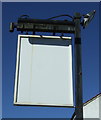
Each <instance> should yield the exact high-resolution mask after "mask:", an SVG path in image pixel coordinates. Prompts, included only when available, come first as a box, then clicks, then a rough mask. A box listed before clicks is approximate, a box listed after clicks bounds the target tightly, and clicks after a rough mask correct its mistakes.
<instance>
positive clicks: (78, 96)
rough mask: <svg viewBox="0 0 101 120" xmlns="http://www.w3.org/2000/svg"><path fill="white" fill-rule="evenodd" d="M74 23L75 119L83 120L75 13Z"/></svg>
mask: <svg viewBox="0 0 101 120" xmlns="http://www.w3.org/2000/svg"><path fill="white" fill-rule="evenodd" d="M74 23H75V97H76V99H75V101H76V105H75V114H76V118H75V119H76V120H78V119H79V120H83V99H82V62H81V61H82V60H81V28H80V23H81V15H80V13H75V18H74Z"/></svg>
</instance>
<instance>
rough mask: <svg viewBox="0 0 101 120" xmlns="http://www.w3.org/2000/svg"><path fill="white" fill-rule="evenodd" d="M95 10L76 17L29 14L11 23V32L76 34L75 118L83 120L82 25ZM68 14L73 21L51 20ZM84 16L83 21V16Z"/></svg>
mask: <svg viewBox="0 0 101 120" xmlns="http://www.w3.org/2000/svg"><path fill="white" fill-rule="evenodd" d="M94 15H95V10H94V11H92V12H90V13H88V14H86V15H81V14H80V13H75V15H74V17H72V16H70V15H60V16H56V17H52V18H50V19H42V20H38V19H31V18H29V17H28V16H24V17H26V18H23V17H20V18H19V19H18V22H17V23H10V32H13V31H14V28H16V29H17V31H21V32H26V33H27V32H32V33H35V32H52V33H53V34H54V35H55V33H61V34H63V33H72V34H74V37H75V39H74V50H75V51H74V52H75V56H74V58H75V112H74V114H73V115H75V119H76V120H78V119H80V120H83V95H82V56H81V26H82V27H83V28H85V27H86V26H87V25H88V24H89V23H90V22H91V20H92V19H93V17H94ZM61 16H68V17H70V18H72V21H68V20H51V19H53V18H57V17H61ZM27 17H28V18H27ZM82 17H83V21H81V18H82Z"/></svg>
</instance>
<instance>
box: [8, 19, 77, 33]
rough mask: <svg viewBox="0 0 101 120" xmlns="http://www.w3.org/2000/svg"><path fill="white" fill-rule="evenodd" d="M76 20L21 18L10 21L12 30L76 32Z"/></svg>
mask: <svg viewBox="0 0 101 120" xmlns="http://www.w3.org/2000/svg"><path fill="white" fill-rule="evenodd" d="M74 26H75V25H74V21H67V20H47V19H29V18H19V19H18V22H17V23H10V32H13V31H14V28H16V29H17V31H22V32H23V31H25V32H53V33H74V32H75V27H74Z"/></svg>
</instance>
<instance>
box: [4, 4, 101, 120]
mask: <svg viewBox="0 0 101 120" xmlns="http://www.w3.org/2000/svg"><path fill="white" fill-rule="evenodd" d="M2 4H3V6H2V7H3V8H2V63H3V64H2V107H3V110H2V111H3V113H2V114H3V118H71V116H72V114H73V112H74V109H73V108H55V107H51V108H50V107H31V106H23V107H22V106H14V105H13V94H14V81H15V69H16V67H15V66H16V53H17V36H18V34H21V33H20V32H17V31H16V30H15V31H14V32H13V33H10V32H9V24H10V22H17V19H18V17H20V16H21V15H24V14H26V15H29V16H30V17H31V18H33V19H47V18H50V17H53V16H57V15H60V14H69V15H72V16H73V15H74V13H75V12H80V13H81V14H87V13H88V12H90V11H92V10H96V15H95V17H94V19H93V20H92V21H91V23H90V24H89V26H88V27H87V28H86V29H82V31H81V32H82V33H81V36H82V72H83V102H86V101H87V100H89V99H90V98H92V97H94V96H95V95H97V94H98V93H99V92H100V91H99V29H98V28H99V3H97V2H94V3H93V2H91V3H86V2H85V3H83V2H82V3H79V2H78V3H75V2H72V3H70V2H66V3H65V2H63V3H62V2H60V3H59V2H57V3H55V2H53V3H52V2H51V3H49V2H48V3H46V2H43V3H41V2H38V3H37V2H32V3H25V2H23V3H21V2H20V3H19V2H18V3H17V2H15V3H7V2H5V3H2ZM63 19H68V18H67V17H62V18H60V20H63ZM66 36H73V35H71V34H66ZM73 40H74V39H73Z"/></svg>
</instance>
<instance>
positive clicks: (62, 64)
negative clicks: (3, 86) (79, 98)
mask: <svg viewBox="0 0 101 120" xmlns="http://www.w3.org/2000/svg"><path fill="white" fill-rule="evenodd" d="M14 104H15V105H39V106H61V107H64V106H67V107H73V83H72V45H71V38H70V37H69V38H67V37H64V38H61V37H55V38H54V37H52V36H43V37H40V36H36V35H19V36H18V50H17V64H16V78H15V92H14Z"/></svg>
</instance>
